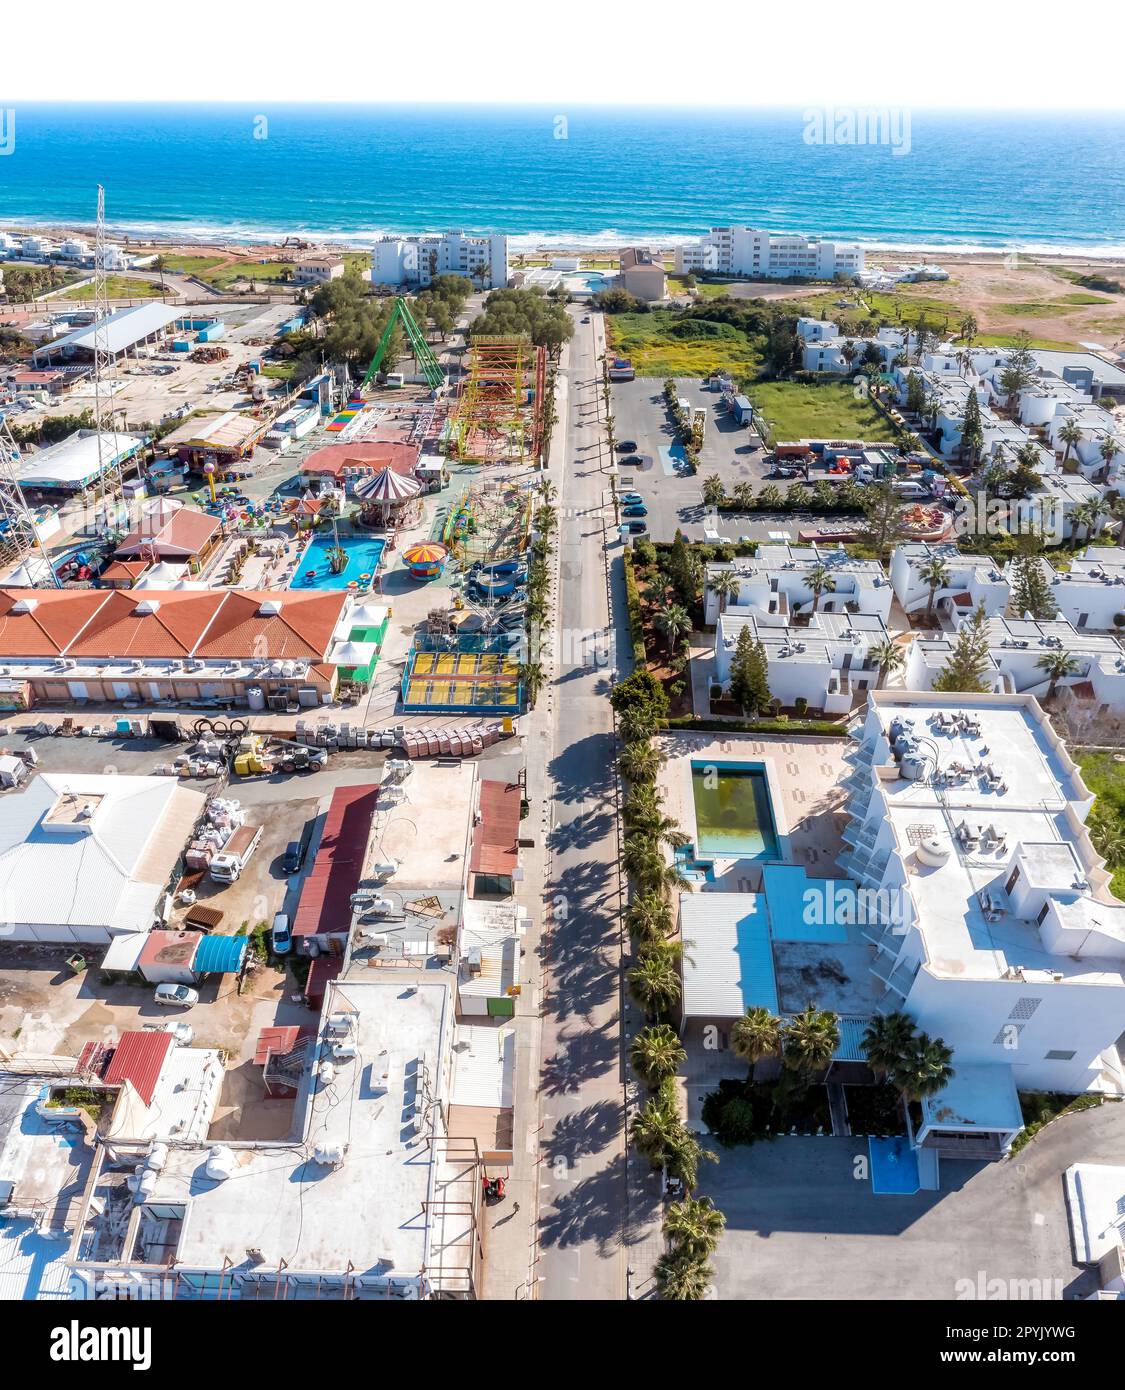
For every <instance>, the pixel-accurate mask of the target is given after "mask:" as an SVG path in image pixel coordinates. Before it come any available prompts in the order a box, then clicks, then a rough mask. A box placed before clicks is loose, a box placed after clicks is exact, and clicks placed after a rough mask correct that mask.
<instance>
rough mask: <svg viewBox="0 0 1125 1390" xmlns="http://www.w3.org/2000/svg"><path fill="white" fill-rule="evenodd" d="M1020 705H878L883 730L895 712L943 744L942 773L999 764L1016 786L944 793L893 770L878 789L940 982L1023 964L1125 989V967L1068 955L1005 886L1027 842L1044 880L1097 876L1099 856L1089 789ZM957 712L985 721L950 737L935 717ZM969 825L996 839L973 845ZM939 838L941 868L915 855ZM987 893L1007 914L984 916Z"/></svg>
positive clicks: (960, 701) (972, 782)
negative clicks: (975, 730) (1012, 902)
mask: <svg viewBox="0 0 1125 1390" xmlns="http://www.w3.org/2000/svg"><path fill="white" fill-rule="evenodd" d="M882 694H883V695H884V696H886V695H888V694H891V693H890V692H882ZM1017 700H1019V697H1016V699H1013V700H1012V701H1011V702H1010V703H1006V702H1005V701H1004V699H1003V697H999V696H997V697H992V699H991V701H990V700H989V698H988V697H981V696H974V695H966V694H958V695H951V696H948V697H945V698H944V700H943V698H942V697H940V696H934V697H932V703H931V702H930V700H929V699H928V697H927V695H925V694H922V695H920V696H918V697H917V698H916V699H915V700H913V701H910V702H907V701H899V700H897V699H895V698H890V699H886V698H880V699H877V700H873V701H872V705H871V707H872V708H873V709H874V710H875V712H876V718H877V720H878V722H879V724H880V726H881V727H882V729H883V731H884V734H886V733H887V732H888V731H889V726H890V723H891V721H892V720H893V719H895V718H896V717H906V718H909V719H913V721H914V731H915V733H916V734H918V735H919V736H920V737H921V738H923V739H925V740H928V741H929V743H930V744H932V745H933V746H934V747H935V748H936V749H937V758H938V767H939V769H947V768H950V766H951V765H952V764H954V763H960V764H962V765H964V766H968V767H980V766H981V765H982V764H987V765H991V766H992V767H993V768H994V769H995V771H996V772H997V773H998V774H999V775H1000V776H1001V777H1002V778H1003V780H1004V783H1005V785H1006V788H1007V790H1006V791H1005V792H1004V793H1003V794H1001V793H999V792H997V791H995V790H991V789H990V788H989V787H988V786H987V784H986V782H985V780H984V778H983V777H982V776H978V775H972V776H969V777H968V778H966V779H964V780H963V781H945V782H943V783H942V784H941V785H940V786H939V787H937V788H935V787H934V786H932V785H930V783H929V782H920V781H907V780H905V779H903V778H899V777H897V776H894V775H888V776H887V777H886V778H880V779H879V781H878V782H877V786H878V788H879V789H880V791H881V793H882V796H883V798H884V800H885V803H886V807H887V811H886V815H887V819H888V820H889V822H890V824H891V827H892V830H893V832H894V837H895V841H896V843H897V846H898V850H899V853H900V854H901V855H902V856H903V858H904V860H907V861H908V874H907V887H908V889H909V891H910V894H911V897H912V899H913V901H914V903H915V905H916V907H917V912H918V927H919V930H920V931H921V933H922V936H923V939H924V941H925V946H926V954H927V956H928V958H929V962H930V966H931V968H932V969H933V970H934V971H935V973H937V974H939V975H943V976H954V977H957V978H961V979H984V980H995V979H999V978H1001V977H1003V975H1004V973H1005V972H1006V971H1007V970H1008V969H1010V968H1013V967H1021V968H1022V969H1023V971H1024V976H1025V978H1028V979H1030V978H1034V974H1035V973H1036V972H1041V973H1043V976H1044V979H1048V978H1050V975H1051V974H1052V973H1058V972H1061V973H1062V974H1063V975H1064V976H1065V977H1066V978H1067V979H1072V980H1080V981H1085V982H1087V983H1098V984H1109V985H1125V961H1121V960H1117V961H1114V960H1108V959H1098V958H1095V957H1087V956H1083V957H1080V958H1075V957H1072V956H1064V955H1059V954H1058V953H1056V952H1053V951H1051V950H1049V949H1048V948H1047V947H1046V946H1045V944H1044V942H1043V939H1042V936H1041V934H1040V929H1039V927H1038V925H1037V924H1036V923H1035V922H1033V921H1032V922H1029V921H1027V920H1025V919H1023V918H1020V917H1016V916H1015V915H1014V914H1013V913H1012V912H1011V911H1010V910H1009V908H1008V901H1007V894H1006V891H1005V888H1004V884H1005V880H1006V878H1007V875H1008V872H1009V869H1010V861H1011V858H1012V854H1013V852H1014V851H1015V849H1016V847H1017V845H1022V846H1025V847H1026V849H1027V854H1028V858H1029V861H1030V862H1031V863H1032V864H1033V865H1038V866H1040V869H1041V871H1042V873H1044V874H1051V873H1055V874H1056V875H1057V874H1058V873H1059V872H1063V873H1064V875H1065V882H1066V884H1067V885H1068V886H1069V885H1071V882H1072V880H1071V874H1072V873H1073V866H1074V864H1075V863H1077V864H1079V865H1080V866H1081V868H1082V870H1083V872H1084V873H1087V874H1088V873H1089V872H1090V871H1091V869H1092V867H1093V864H1094V861H1095V855H1094V852H1093V849H1092V847H1091V846H1090V844H1089V840H1088V837H1086V836H1085V832H1076V830H1075V828H1074V827H1075V825H1076V824H1078V823H1079V822H1080V821H1081V819H1082V818H1083V817H1084V816H1085V814H1086V811H1087V809H1088V807H1089V805H1090V802H1091V800H1092V798H1091V794H1090V793H1089V791H1088V790H1087V788H1086V786H1085V784H1084V782H1083V781H1082V778H1081V774H1080V773H1079V772H1078V770H1077V769H1076V768H1074V766H1073V764H1070V762H1069V755H1068V754H1067V753H1066V750H1065V748H1064V747H1063V746H1062V745H1061V744H1052V742H1051V740H1050V738H1049V737H1048V734H1047V733H1046V732H1045V729H1044V726H1043V725H1042V724H1041V723H1040V722H1039V721H1038V720H1036V719H1035V718H1033V717H1032V715H1031V713H1030V707H1032V706H1034V708H1036V709H1038V706H1037V705H1035V703H1034V701H1031V700H1030V699H1028V698H1026V697H1025V699H1023V700H1019V702H1018V703H1017ZM954 710H964V711H966V712H968V713H971V714H972V715H973V716H974V717H976V718H977V719H978V720H979V725H980V733H979V735H978V734H972V733H962V732H958V731H944V732H943V731H942V730H941V729H940V727H939V726H937V725H936V724H935V723H934V722H932V716H934V715H936V714H938V713H943V714H945V715H949V714H950V713H951V712H953V711H954ZM891 766H893V764H892V765H891ZM888 773H890V767H888ZM1071 815H1073V817H1075V818H1076V819H1074V820H1072V819H1071ZM962 824H964V825H967V826H968V828H969V829H970V830H971V831H977V832H978V833H980V832H983V831H991V832H995V834H994V835H993V834H991V833H990V834H989V836H988V837H987V843H986V842H985V839H984V837H983V836H982V838H981V841H980V843H979V844H977V845H976V846H975V847H974V848H972V849H965V848H964V847H962V845H961V842H960V839H959V837H958V830H959V828H960V827H961V825H962ZM932 837H936V838H937V839H938V840H940V841H941V842H942V843H943V844H946V845H947V846H948V847H949V849H950V853H949V855H948V857H947V858H945V860H944V861H943V862H941V863H940V864H933V865H931V864H930V863H929V862H926V863H925V864H923V863H921V862H919V861H917V859H916V856H914V850H915V848H916V846H917V845H918V844H919V843H920V842H921V841H922V840H925V839H930V838H932ZM1055 847H1057V848H1055ZM1056 860H1057V861H1058V862H1057V863H1056V862H1055V861H1056ZM1060 865H1062V868H1061V869H1060ZM1055 881H1056V882H1057V878H1056V880H1055ZM986 897H987V898H988V899H990V900H991V901H992V902H994V903H999V904H1000V905H1001V911H1000V912H999V914H998V915H996V914H994V913H991V912H988V911H987V906H988V904H987V903H986V901H985V899H986ZM990 917H993V918H994V920H990Z"/></svg>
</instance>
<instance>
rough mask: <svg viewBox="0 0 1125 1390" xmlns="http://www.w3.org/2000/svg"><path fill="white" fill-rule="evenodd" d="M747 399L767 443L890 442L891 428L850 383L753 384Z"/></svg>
mask: <svg viewBox="0 0 1125 1390" xmlns="http://www.w3.org/2000/svg"><path fill="white" fill-rule="evenodd" d="M748 390H749V395H750V399H751V400H752V401H753V403H754V405H755V406H756V407H757V408H758V410H759V411H760V412H761V413H762V415H763V416H764V417H765V419H766V423H767V426H768V430H769V442H770V443H771V444H776V443H778V442H781V441H785V440H795V439H866V440H880V439H887V440H889V439H893V438H894V433H895V432H894V428H893V427H892V425H891V423H890V421H889V420H887V419H886V418H885V416H883V415H882V414H881V413H880V412H879V411H878V410H876V409H875V407H874V406H873V405H872V404H871V402H870V401H869V400H868V399H867V398H866V396H865V397H863V398H862V399H857V398H856V397H855V396H854V395H853V394H852V390H853V388H852V386H851V384H850V383H849V382H831V383H827V384H825V385H823V386H806V385H804V384H802V383H800V382H795V381H762V382H755V383H754V385H752V386H750V387H749V388H748Z"/></svg>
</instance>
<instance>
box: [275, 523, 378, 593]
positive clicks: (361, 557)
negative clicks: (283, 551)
mask: <svg viewBox="0 0 1125 1390" xmlns="http://www.w3.org/2000/svg"><path fill="white" fill-rule="evenodd" d="M335 546H336V542H335V540H334V539H333V537H332V534H331V532H330V533H329V534H328V535H325V536H314V537H313V538H312V540H311V541H310V542H309V543H308V545H307V547H306V548H305V550H304V552H303V554H302V555H301V558H300V559H299V560H298V561H297V568H296V569H295V570H294V571H293V578H292V579H291V580H290V581H289V587H290V588H291V589H346V588H347V587H348V585H349V584H350V583H351V582H352V580H353V579H354V580H355V581H356V583H357V584H358V583H359V582H360V575H362V574H369V575H371V576H374V575H375V574H376V573H377V572H378V569H379V561H380V559H381V558H382V555H383V548H384V547H385V546H386V541H385V540H383V538H382V537H381V536H341V537H340V549H341V550H343V551H344V553H345V554H346V555H347V557H348V563H347V564H346V565H345V566H344V568H343V570H342V571H341V572H340V573H339V574H333V573H332V570H331V568H330V566H329V564H328V552H329V551H330V550H333V549H335ZM310 571H311V572H312V575H313V577H312V578H311V579H310V578H309V573H310Z"/></svg>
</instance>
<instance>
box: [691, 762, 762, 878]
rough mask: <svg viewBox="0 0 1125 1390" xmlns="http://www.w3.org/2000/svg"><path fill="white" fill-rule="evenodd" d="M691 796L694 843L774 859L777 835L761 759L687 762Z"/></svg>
mask: <svg viewBox="0 0 1125 1390" xmlns="http://www.w3.org/2000/svg"><path fill="white" fill-rule="evenodd" d="M691 790H692V797H693V799H694V801H695V849H696V852H697V853H698V854H699V855H700V856H702V857H704V858H706V857H707V856H708V855H712V854H719V855H728V856H729V857H730V858H732V859H777V858H778V857H779V852H778V839H777V830H776V827H775V825H774V818H773V806H772V804H771V802H770V792H769V785H768V783H767V781H766V769H765V767H764V765H763V764H762V763H734V762H710V761H707V760H705V759H699V760H698V761H693V762H692V765H691Z"/></svg>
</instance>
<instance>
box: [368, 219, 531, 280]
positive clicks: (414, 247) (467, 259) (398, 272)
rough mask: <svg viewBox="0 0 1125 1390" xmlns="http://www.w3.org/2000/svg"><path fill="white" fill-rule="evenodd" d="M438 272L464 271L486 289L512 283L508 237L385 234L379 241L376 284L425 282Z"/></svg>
mask: <svg viewBox="0 0 1125 1390" xmlns="http://www.w3.org/2000/svg"><path fill="white" fill-rule="evenodd" d="M438 275H463V276H464V277H465V278H466V279H467V280H468V279H471V280H473V281H474V282H475V283H476V284H479V285H482V286H483V288H484V289H488V290H496V289H503V288H504V286H505V285H507V283H508V238H507V237H506V236H502V235H499V234H496V235H493V236H466V235H465V233H464V232H460V231H454V232H445V233H444V234H443V235H441V236H416V237H383V239H382V240H381V241H378V242H376V243H375V247H374V250H373V252H372V260H371V280H372V283H373V284H376V285H421V286H425V285H428V284H429V283H430V281H431V280H433V279H434V278H435V277H436V276H438Z"/></svg>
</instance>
